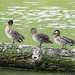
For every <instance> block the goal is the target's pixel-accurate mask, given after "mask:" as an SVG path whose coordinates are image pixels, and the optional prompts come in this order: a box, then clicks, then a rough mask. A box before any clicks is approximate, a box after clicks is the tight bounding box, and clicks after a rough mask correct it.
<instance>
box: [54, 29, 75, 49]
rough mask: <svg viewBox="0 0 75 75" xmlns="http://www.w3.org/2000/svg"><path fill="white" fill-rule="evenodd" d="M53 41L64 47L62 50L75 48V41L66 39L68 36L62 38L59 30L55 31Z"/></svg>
mask: <svg viewBox="0 0 75 75" xmlns="http://www.w3.org/2000/svg"><path fill="white" fill-rule="evenodd" d="M53 39H54V41H55V42H56V43H57V44H59V45H61V46H62V49H67V48H66V46H74V45H75V40H73V39H71V38H69V37H66V36H61V35H60V31H59V30H55V31H54V33H53Z"/></svg>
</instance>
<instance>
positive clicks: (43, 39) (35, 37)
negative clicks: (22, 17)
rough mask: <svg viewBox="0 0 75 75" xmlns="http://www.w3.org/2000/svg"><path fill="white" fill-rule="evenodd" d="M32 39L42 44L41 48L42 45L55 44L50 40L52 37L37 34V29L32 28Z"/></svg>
mask: <svg viewBox="0 0 75 75" xmlns="http://www.w3.org/2000/svg"><path fill="white" fill-rule="evenodd" d="M30 33H31V37H32V38H33V40H34V41H36V42H38V43H40V45H39V46H40V47H41V45H42V44H46V43H52V44H53V42H52V41H51V40H50V37H49V36H48V35H46V34H43V33H40V32H37V30H36V28H32V29H31V31H30Z"/></svg>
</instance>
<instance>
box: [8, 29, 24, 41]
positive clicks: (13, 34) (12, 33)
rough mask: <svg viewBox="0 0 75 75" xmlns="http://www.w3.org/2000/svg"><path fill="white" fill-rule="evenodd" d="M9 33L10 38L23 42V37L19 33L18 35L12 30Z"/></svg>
mask: <svg viewBox="0 0 75 75" xmlns="http://www.w3.org/2000/svg"><path fill="white" fill-rule="evenodd" d="M9 33H10V34H11V35H12V37H14V38H16V39H18V42H23V40H25V37H24V36H23V35H21V34H20V33H18V32H17V31H16V30H14V29H13V28H11V29H10V30H9Z"/></svg>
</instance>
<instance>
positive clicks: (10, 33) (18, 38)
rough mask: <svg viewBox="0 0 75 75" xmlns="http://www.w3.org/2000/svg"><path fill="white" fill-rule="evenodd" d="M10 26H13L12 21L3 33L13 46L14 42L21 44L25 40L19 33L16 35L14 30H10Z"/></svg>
mask: <svg viewBox="0 0 75 75" xmlns="http://www.w3.org/2000/svg"><path fill="white" fill-rule="evenodd" d="M12 25H13V20H9V21H8V25H7V26H6V28H5V33H6V35H7V37H8V38H9V39H11V40H12V41H13V42H12V44H14V41H17V42H23V40H25V37H24V36H23V35H21V34H20V33H18V32H17V31H16V30H14V29H13V28H12Z"/></svg>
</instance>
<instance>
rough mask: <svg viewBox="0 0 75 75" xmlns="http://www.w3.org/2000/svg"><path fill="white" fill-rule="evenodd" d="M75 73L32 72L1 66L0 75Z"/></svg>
mask: <svg viewBox="0 0 75 75" xmlns="http://www.w3.org/2000/svg"><path fill="white" fill-rule="evenodd" d="M74 74H75V73H68V72H64V73H63V72H43V71H42V72H41V71H40V72H34V71H33V72H31V71H26V70H24V69H23V70H22V69H19V68H18V69H16V68H11V69H8V68H0V75H74Z"/></svg>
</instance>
